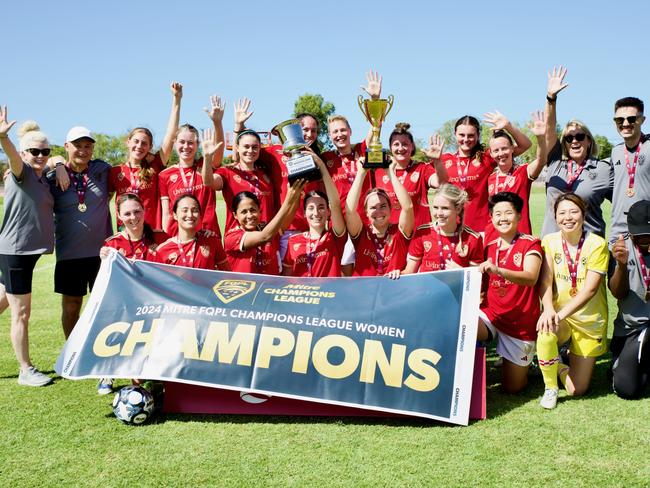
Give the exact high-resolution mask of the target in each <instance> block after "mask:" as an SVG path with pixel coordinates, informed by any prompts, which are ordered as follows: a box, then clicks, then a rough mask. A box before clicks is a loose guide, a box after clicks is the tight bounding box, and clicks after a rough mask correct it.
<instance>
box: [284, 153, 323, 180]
mask: <svg viewBox="0 0 650 488" xmlns="http://www.w3.org/2000/svg"><path fill="white" fill-rule="evenodd" d="M285 165H286V167H287V174H288V176H287V179H288V180H289V184H292V183H293V182H294V181H296V180H298V179H301V178H302V179H303V180H307V181H318V180H320V179H321V176H322V175H321V174H320V170H319V169H318V166H316V162H315V161H314V158H312V157H311V156H310V155H309V154H301V155H297V156H293V157H291V158H289V159H288V160H287V161H286V162H285Z"/></svg>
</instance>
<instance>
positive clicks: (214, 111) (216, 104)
mask: <svg viewBox="0 0 650 488" xmlns="http://www.w3.org/2000/svg"><path fill="white" fill-rule="evenodd" d="M225 109H226V102H224V101H223V100H221V97H219V96H217V95H212V96H211V97H210V107H203V111H204V112H205V113H207V114H208V117H210V120H212V122H214V123H218V122H221V121H222V120H223V113H224V111H225Z"/></svg>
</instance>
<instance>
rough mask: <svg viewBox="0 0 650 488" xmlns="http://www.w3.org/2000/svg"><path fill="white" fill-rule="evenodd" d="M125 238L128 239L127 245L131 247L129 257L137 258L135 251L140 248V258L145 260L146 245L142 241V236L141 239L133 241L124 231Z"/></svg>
mask: <svg viewBox="0 0 650 488" xmlns="http://www.w3.org/2000/svg"><path fill="white" fill-rule="evenodd" d="M126 238H127V239H128V241H129V247H130V248H131V257H132V258H133V259H136V258H137V255H136V253H137V251H138V249H140V248H142V257H141V259H142V260H144V261H146V260H147V245H146V244H145V243H144V237H142V239H140V240H138V241H135V243H134V242H133V241H132V240H131V237H130V236H129V234H128V233H126Z"/></svg>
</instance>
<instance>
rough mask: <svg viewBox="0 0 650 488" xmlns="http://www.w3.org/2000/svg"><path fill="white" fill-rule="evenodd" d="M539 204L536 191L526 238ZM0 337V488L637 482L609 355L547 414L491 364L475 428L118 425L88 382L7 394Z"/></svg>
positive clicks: (649, 475)
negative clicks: (579, 389) (505, 384)
mask: <svg viewBox="0 0 650 488" xmlns="http://www.w3.org/2000/svg"><path fill="white" fill-rule="evenodd" d="M543 198H544V196H543V190H540V189H536V190H535V193H534V195H533V198H532V202H531V203H532V209H533V219H534V222H535V228H536V229H537V230H539V227H540V225H541V218H542V215H543ZM605 212H606V214H608V213H609V209H608V208H607V209H606V210H605ZM53 263H54V260H53V258H52V256H48V257H44V258H42V259H41V260H40V261H39V263H38V265H37V272H36V273H35V281H34V304H33V312H32V319H31V324H30V325H31V335H30V337H31V347H32V358H33V360H34V362H35V364H36V365H37V366H38V367H40V368H41V369H42V370H44V371H46V372H48V373H53V371H52V365H53V364H54V362H55V360H56V357H57V355H58V353H59V351H60V349H61V347H62V345H63V334H62V332H61V325H60V305H59V296H58V295H54V294H53V292H52V275H53V269H54V265H53ZM611 305H613V303H612V302H610V306H611ZM612 311H615V309H614V308H613V307H612ZM610 314H611V311H610ZM610 323H611V322H610ZM0 337H1V338H2V340H1V341H0V402H1V403H0V404H1V405H2V407H1V408H0V431H1V432H2V435H1V436H0V486H2V487H5V486H6V487H15V486H39V487H40V486H44V487H50V486H52V487H54V486H56V487H58V486H102V487H104V486H237V487H239V486H246V487H248V486H296V487H302V486H391V487H392V486H413V487H419V486H441V485H443V486H446V487H450V486H464V487H468V486H517V487H520V486H521V487H526V486H563V487H567V486H589V487H595V486H608V487H609V486H620V487H630V486H650V422H648V419H649V418H650V398H648V397H646V398H644V399H642V400H639V401H625V400H621V399H619V398H618V397H616V396H615V395H613V394H612V393H611V391H610V388H609V386H608V384H607V379H606V370H607V367H608V361H609V359H608V357H604V358H602V359H601V360H600V361H599V362H598V363H597V367H596V371H595V374H594V379H593V385H592V388H591V391H590V392H589V394H588V395H586V396H585V397H584V398H574V399H567V398H566V397H564V396H562V397H561V399H560V402H559V404H558V407H557V408H556V409H555V410H553V411H544V410H542V409H541V408H540V407H539V405H538V401H539V397H540V395H541V393H542V391H543V383H542V380H541V378H539V377H534V378H532V379H531V382H530V385H529V386H528V388H527V389H526V390H525V391H524V392H523V393H522V394H520V395H516V396H512V395H505V394H502V393H500V391H499V385H498V381H499V380H498V378H499V376H498V370H496V369H495V368H494V367H493V365H492V363H493V361H494V357H490V359H489V365H488V392H487V402H488V419H487V420H484V421H480V422H473V423H471V424H470V425H469V426H468V427H452V426H448V425H446V424H441V423H435V422H430V421H426V420H421V419H413V420H402V419H400V420H397V419H389V420H384V419H363V418H360V419H354V418H353V419H348V418H345V419H338V418H289V417H249V416H196V415H166V416H164V417H160V418H158V420H157V421H156V422H155V423H153V424H150V425H147V426H143V427H129V426H125V425H122V424H121V423H119V422H118V421H117V420H116V419H115V418H114V417H113V416H112V411H111V408H110V406H109V405H110V403H111V400H112V396H108V397H99V396H97V394H96V390H95V386H96V382H95V381H90V380H88V381H68V380H62V379H60V378H58V379H57V380H56V381H55V383H54V385H52V386H48V387H46V388H26V387H20V386H18V385H17V383H16V377H17V366H16V362H15V358H14V354H13V351H12V349H11V344H10V342H9V313H8V312H7V313H5V314H4V315H3V316H2V317H1V319H0ZM123 383H124V384H126V383H127V382H126V381H124V382H123Z"/></svg>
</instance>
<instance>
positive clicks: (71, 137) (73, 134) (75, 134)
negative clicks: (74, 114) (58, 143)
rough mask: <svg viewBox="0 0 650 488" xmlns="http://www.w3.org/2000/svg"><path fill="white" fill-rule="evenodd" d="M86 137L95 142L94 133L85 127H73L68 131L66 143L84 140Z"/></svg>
mask: <svg viewBox="0 0 650 488" xmlns="http://www.w3.org/2000/svg"><path fill="white" fill-rule="evenodd" d="M84 137H86V138H88V139H90V140H91V141H93V142H95V138H94V137H93V136H92V133H91V132H90V130H88V129H86V128H85V127H81V126H77V127H73V128H72V129H70V130H69V131H68V135H67V137H66V138H65V142H73V141H77V140H79V139H83V138H84Z"/></svg>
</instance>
